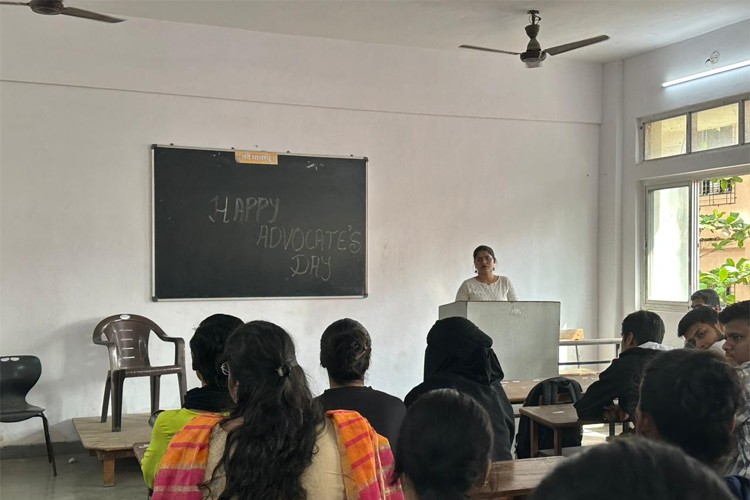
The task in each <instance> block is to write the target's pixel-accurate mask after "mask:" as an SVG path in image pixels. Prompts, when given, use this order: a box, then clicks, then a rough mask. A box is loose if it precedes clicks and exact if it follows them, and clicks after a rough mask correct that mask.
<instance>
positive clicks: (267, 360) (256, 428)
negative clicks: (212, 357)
mask: <svg viewBox="0 0 750 500" xmlns="http://www.w3.org/2000/svg"><path fill="white" fill-rule="evenodd" d="M224 354H225V358H226V363H227V366H228V370H229V382H230V384H229V385H230V391H233V392H234V394H233V397H234V399H235V402H236V406H235V407H234V409H233V410H232V412H231V413H230V415H229V417H228V418H227V420H230V421H235V422H239V425H237V426H236V427H234V428H233V429H231V430H229V432H228V434H227V441H226V446H225V447H224V452H223V455H222V457H221V460H220V465H221V466H223V469H224V471H225V473H226V486H225V489H224V492H223V494H222V496H221V498H243V499H244V498H259V499H260V498H285V499H286V498H304V495H305V489H304V487H303V485H302V474H303V473H304V471H305V470H306V469H307V467H308V466H309V465H310V461H311V457H312V455H313V452H314V450H315V442H316V438H317V433H318V431H319V427H320V425H321V424H322V422H323V418H324V417H323V412H322V411H321V409H320V407H319V405H318V404H317V403H316V402H315V401H314V400H313V397H312V393H311V392H310V388H309V385H308V382H307V375H306V374H305V372H304V370H303V369H302V367H300V366H299V365H298V364H297V358H296V353H295V348H294V341H293V340H292V338H291V336H290V335H289V334H288V333H287V332H286V330H284V329H283V328H281V327H280V326H278V325H275V324H273V323H269V322H267V321H251V322H249V323H246V324H244V325H242V326H240V327H239V328H237V329H235V330H234V332H232V334H231V335H230V336H229V339H227V344H226V348H225V352H224ZM218 470H219V468H218V467H217V468H216V469H215V470H214V472H213V473H212V476H211V479H210V480H209V481H208V482H207V483H204V486H205V487H207V488H208V489H210V488H211V486H212V484H214V480H215V479H216V475H217V472H216V471H218Z"/></svg>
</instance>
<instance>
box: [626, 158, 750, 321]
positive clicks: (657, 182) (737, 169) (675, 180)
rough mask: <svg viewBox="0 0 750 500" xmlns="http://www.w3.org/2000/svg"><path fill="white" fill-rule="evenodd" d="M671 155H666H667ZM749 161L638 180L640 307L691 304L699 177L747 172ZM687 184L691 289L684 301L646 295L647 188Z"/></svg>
mask: <svg viewBox="0 0 750 500" xmlns="http://www.w3.org/2000/svg"><path fill="white" fill-rule="evenodd" d="M671 158H674V157H669V159H671ZM749 166H750V163H746V164H742V165H734V166H729V167H717V168H712V169H710V170H704V171H700V172H689V173H684V174H680V175H675V176H672V177H670V178H669V179H664V178H660V179H646V180H642V181H641V185H642V190H641V196H642V204H641V207H642V210H643V215H642V217H643V218H642V219H641V220H642V221H643V224H644V225H643V229H642V231H641V232H640V233H641V238H642V239H641V245H642V248H641V251H640V252H639V254H640V259H639V260H640V273H638V274H639V277H640V286H639V287H637V289H638V290H639V292H640V301H639V302H640V304H641V308H642V309H648V310H656V311H666V312H679V313H683V314H684V313H685V312H686V311H687V310H688V308H689V307H690V296H689V294H691V293H693V292H694V291H696V290H698V287H699V276H700V259H699V252H700V228H699V227H698V226H699V224H698V217H699V213H700V199H699V197H700V191H701V181H702V180H705V179H707V178H716V177H732V176H735V175H738V176H739V175H748V167H749ZM682 186H689V187H690V196H689V200H690V201H689V203H690V207H689V210H690V217H689V221H690V222H689V224H690V228H689V238H690V241H689V242H688V245H689V248H690V251H689V253H688V255H689V264H688V274H689V276H688V283H690V292H689V294H688V296H687V297H685V300H684V301H659V300H649V299H648V295H647V294H648V278H649V276H648V246H649V240H648V238H649V227H650V226H649V224H650V218H651V216H652V214H651V206H650V201H649V191H652V190H655V189H668V188H673V187H682Z"/></svg>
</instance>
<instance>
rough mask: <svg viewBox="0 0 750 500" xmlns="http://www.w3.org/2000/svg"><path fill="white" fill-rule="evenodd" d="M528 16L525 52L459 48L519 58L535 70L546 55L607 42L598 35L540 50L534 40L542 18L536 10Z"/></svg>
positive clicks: (602, 36)
mask: <svg viewBox="0 0 750 500" xmlns="http://www.w3.org/2000/svg"><path fill="white" fill-rule="evenodd" d="M528 14H529V21H530V22H531V24H529V25H528V26H526V28H525V29H526V35H528V37H529V38H530V39H531V40H529V44H528V45H527V46H526V52H511V51H509V50H499V49H489V48H487V47H477V46H476V45H460V46H459V48H461V49H471V50H484V51H485V52H499V53H501V54H511V55H514V56H521V61H523V62H524V63H526V65H527V66H528V67H530V68H536V67H537V66H539V65H540V63H541V62H542V61H544V60H545V59H546V58H547V56H548V55H550V56H555V55H557V54H562V53H563V52H568V51H571V50H575V49H580V48H581V47H586V46H587V45H592V44H595V43H599V42H603V41H604V40H609V37H608V36H607V35H599V36H595V37H593V38H587V39H585V40H578V41H577V42H570V43H565V44H563V45H558V46H556V47H550V48H548V49H544V50H542V47H541V46H540V45H539V42H538V41H537V39H536V37H537V35H538V34H539V21H541V20H542V18H541V17H539V11H538V10H530V11H528Z"/></svg>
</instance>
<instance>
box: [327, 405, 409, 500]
mask: <svg viewBox="0 0 750 500" xmlns="http://www.w3.org/2000/svg"><path fill="white" fill-rule="evenodd" d="M326 417H328V418H330V419H332V420H333V424H334V427H335V428H336V437H337V440H338V445H339V453H340V455H341V472H342V473H343V475H344V487H345V488H346V500H404V494H403V493H402V491H401V484H400V483H399V482H398V481H396V483H395V484H391V478H392V476H393V466H394V460H393V453H391V447H390V445H389V444H388V440H387V439H386V438H384V437H383V436H381V435H379V434H377V433H376V432H375V429H373V428H372V426H371V425H370V423H369V422H368V421H367V420H366V419H365V418H364V417H363V416H362V415H360V414H359V413H357V412H356V411H348V410H333V411H329V412H327V413H326Z"/></svg>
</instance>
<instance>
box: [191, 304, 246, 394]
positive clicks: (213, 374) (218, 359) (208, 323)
mask: <svg viewBox="0 0 750 500" xmlns="http://www.w3.org/2000/svg"><path fill="white" fill-rule="evenodd" d="M241 324H242V320H241V319H239V318H235V317H234V316H230V315H228V314H214V315H212V316H209V317H208V318H206V319H204V320H203V321H201V323H200V325H199V326H198V328H197V329H196V330H195V333H194V334H193V338H191V339H190V355H191V357H192V359H193V365H192V367H193V370H195V371H197V372H198V373H200V376H201V378H202V379H203V381H204V382H205V383H206V384H208V385H214V386H217V387H226V386H227V377H226V375H224V374H223V373H222V372H221V363H222V357H223V355H224V345H225V344H226V341H227V338H229V334H230V333H232V331H233V330H234V329H235V328H237V327H238V326H240V325H241Z"/></svg>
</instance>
